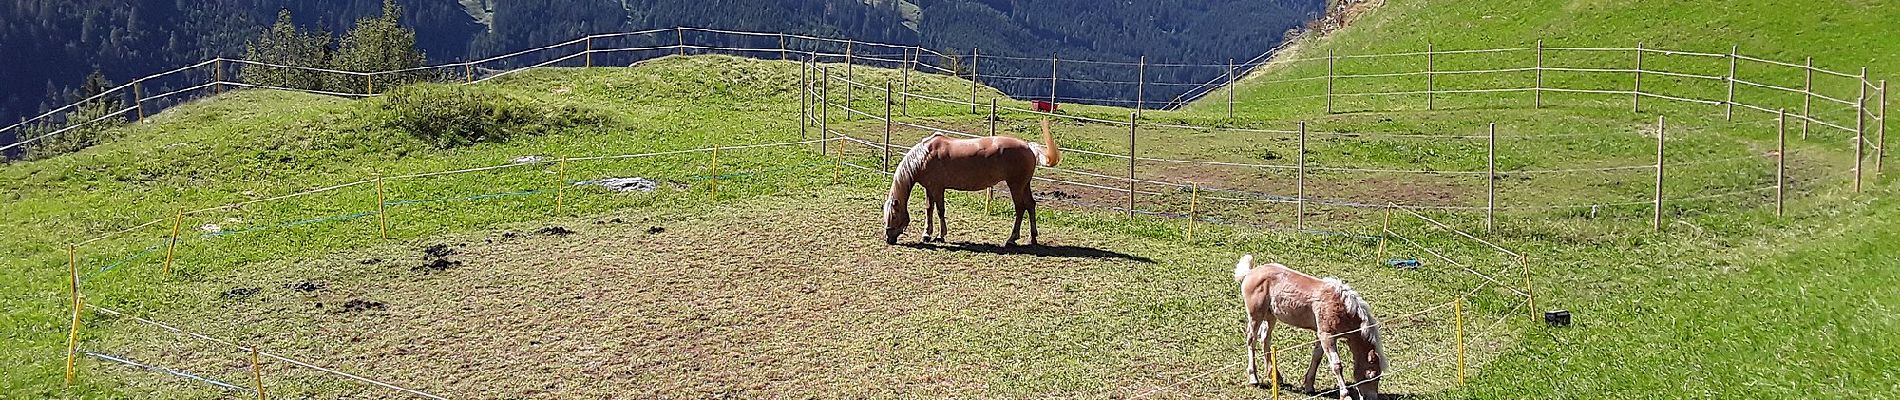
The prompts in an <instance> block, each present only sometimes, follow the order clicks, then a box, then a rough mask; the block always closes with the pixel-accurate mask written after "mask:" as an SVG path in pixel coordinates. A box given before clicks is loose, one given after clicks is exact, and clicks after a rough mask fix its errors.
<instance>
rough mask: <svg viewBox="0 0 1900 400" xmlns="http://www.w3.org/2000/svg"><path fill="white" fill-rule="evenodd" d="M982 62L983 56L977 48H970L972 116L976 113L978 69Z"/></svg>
mask: <svg viewBox="0 0 1900 400" xmlns="http://www.w3.org/2000/svg"><path fill="white" fill-rule="evenodd" d="M981 60H982V56H981V55H980V53H978V52H977V48H975V47H971V48H970V113H971V114H975V113H976V71H977V69H976V68H977V65H978V63H979V62H980V61H981Z"/></svg>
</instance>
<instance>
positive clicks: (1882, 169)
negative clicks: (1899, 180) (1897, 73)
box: [1874, 79, 1887, 178]
mask: <svg viewBox="0 0 1900 400" xmlns="http://www.w3.org/2000/svg"><path fill="white" fill-rule="evenodd" d="M1879 101H1880V103H1879V104H1878V106H1879V107H1878V109H1879V110H1880V122H1879V125H1877V127H1878V129H1876V130H1875V131H1876V132H1879V135H1878V136H1877V137H1876V138H1875V139H1874V177H1876V178H1878V177H1879V176H1880V174H1883V173H1886V172H1887V80H1886V79H1881V80H1880V100H1879Z"/></svg>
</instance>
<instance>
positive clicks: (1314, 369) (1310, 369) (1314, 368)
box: [1301, 343, 1325, 393]
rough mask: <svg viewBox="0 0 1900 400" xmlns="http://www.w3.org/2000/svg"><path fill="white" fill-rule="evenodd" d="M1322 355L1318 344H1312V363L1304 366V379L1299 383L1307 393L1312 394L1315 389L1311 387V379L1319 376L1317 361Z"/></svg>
mask: <svg viewBox="0 0 1900 400" xmlns="http://www.w3.org/2000/svg"><path fill="white" fill-rule="evenodd" d="M1322 354H1325V353H1324V352H1323V351H1322V350H1320V348H1319V343H1313V361H1312V362H1309V363H1307V364H1306V378H1305V379H1304V380H1302V381H1301V383H1302V384H1303V385H1304V387H1303V389H1304V390H1305V391H1306V392H1307V393H1313V391H1314V390H1315V389H1317V388H1316V387H1314V386H1313V379H1315V378H1318V376H1319V359H1320V356H1321V355H1322Z"/></svg>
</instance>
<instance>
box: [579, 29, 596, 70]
mask: <svg viewBox="0 0 1900 400" xmlns="http://www.w3.org/2000/svg"><path fill="white" fill-rule="evenodd" d="M586 54H587V55H585V56H581V58H584V59H586V60H587V61H586V62H587V65H586V67H587V68H593V67H594V37H593V36H591V35H590V36H588V37H587V52H586Z"/></svg>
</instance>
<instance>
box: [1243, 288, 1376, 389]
mask: <svg viewBox="0 0 1900 400" xmlns="http://www.w3.org/2000/svg"><path fill="white" fill-rule="evenodd" d="M1234 282H1237V283H1240V298H1241V300H1242V301H1243V302H1244V303H1246V306H1247V383H1249V384H1253V385H1258V384H1260V374H1259V373H1258V372H1257V370H1256V368H1255V366H1254V362H1255V360H1256V359H1257V358H1258V356H1256V355H1255V353H1254V345H1255V344H1259V345H1260V346H1262V347H1265V348H1268V349H1269V351H1270V350H1271V347H1272V346H1273V340H1272V337H1273V327H1274V325H1275V324H1276V323H1278V322H1284V323H1287V324H1290V325H1293V326H1297V327H1301V328H1306V329H1310V330H1312V331H1314V333H1317V334H1318V335H1319V340H1318V343H1315V344H1314V346H1313V362H1312V364H1311V365H1309V366H1308V367H1307V370H1306V381H1305V384H1306V388H1305V389H1306V390H1308V391H1311V390H1313V379H1314V377H1315V376H1316V375H1318V369H1319V361H1320V356H1321V355H1322V354H1323V355H1325V356H1326V359H1327V367H1328V368H1331V369H1332V370H1333V374H1334V375H1335V376H1337V377H1338V378H1337V382H1338V383H1339V398H1341V399H1345V398H1346V397H1347V395H1346V394H1347V390H1346V389H1347V385H1346V380H1345V379H1346V378H1345V377H1346V374H1345V372H1344V371H1342V370H1341V368H1340V363H1339V350H1338V347H1337V346H1338V344H1337V341H1338V340H1339V339H1340V338H1341V337H1344V338H1345V339H1346V346H1347V348H1349V349H1350V350H1351V351H1352V365H1353V381H1354V382H1357V384H1356V385H1355V386H1356V387H1357V388H1358V389H1359V394H1360V398H1362V399H1370V400H1377V399H1378V398H1379V379H1380V378H1382V377H1383V375H1384V373H1385V371H1386V357H1385V349H1384V346H1383V345H1381V344H1380V343H1379V321H1378V320H1376V319H1373V317H1372V307H1371V306H1369V305H1367V304H1366V300H1365V299H1364V298H1362V297H1360V296H1359V292H1355V291H1353V290H1352V287H1349V286H1346V283H1345V282H1340V281H1339V279H1335V278H1325V279H1320V278H1315V277H1313V276H1312V275H1307V274H1304V273H1301V272H1300V271H1294V270H1293V269H1292V268H1287V267H1286V266H1285V265H1280V264H1275V263H1267V264H1266V265H1262V266H1259V267H1258V268H1255V267H1254V262H1253V256H1252V255H1247V256H1242V257H1241V258H1240V262H1239V263H1236V264H1235V265H1234ZM1263 322H1264V323H1265V324H1266V329H1264V330H1262V329H1261V323H1263ZM1268 367H1269V368H1275V370H1276V371H1277V370H1278V366H1271V365H1270V366H1268ZM1273 375H1274V376H1279V374H1278V373H1275V374H1273Z"/></svg>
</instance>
